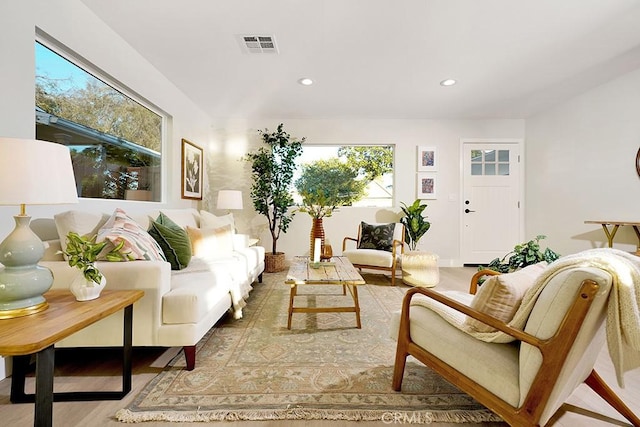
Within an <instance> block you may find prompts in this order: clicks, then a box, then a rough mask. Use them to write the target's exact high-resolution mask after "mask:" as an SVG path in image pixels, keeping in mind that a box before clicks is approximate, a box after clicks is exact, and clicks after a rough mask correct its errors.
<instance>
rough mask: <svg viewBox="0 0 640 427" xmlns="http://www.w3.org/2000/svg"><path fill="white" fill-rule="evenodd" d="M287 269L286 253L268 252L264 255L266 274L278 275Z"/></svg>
mask: <svg viewBox="0 0 640 427" xmlns="http://www.w3.org/2000/svg"><path fill="white" fill-rule="evenodd" d="M285 268H286V265H285V263H284V252H276V253H275V254H274V253H272V252H267V253H266V254H264V272H265V273H277V272H278V271H282V270H284V269H285Z"/></svg>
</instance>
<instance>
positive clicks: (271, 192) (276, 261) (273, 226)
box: [245, 123, 305, 272]
mask: <svg viewBox="0 0 640 427" xmlns="http://www.w3.org/2000/svg"><path fill="white" fill-rule="evenodd" d="M282 128H283V124H282V123H280V125H278V128H277V130H276V131H275V132H269V131H268V129H265V130H264V131H259V133H260V136H261V137H262V142H263V143H264V145H263V146H261V147H259V148H258V149H256V150H255V151H253V152H250V153H248V154H247V155H246V157H245V160H247V161H249V162H250V163H251V175H252V177H253V183H252V185H251V200H252V201H253V207H254V208H255V210H256V211H257V212H258V213H259V214H262V215H264V216H266V217H267V221H268V226H269V231H270V232H271V238H272V247H271V252H270V253H269V252H267V253H266V254H265V271H266V272H275V271H280V270H282V269H284V253H282V252H280V253H279V252H278V251H277V242H278V238H279V237H280V233H281V232H282V233H286V232H287V228H289V223H290V222H291V219H292V217H293V214H294V212H289V207H291V206H293V204H294V202H293V197H292V195H291V191H290V187H291V184H292V181H293V173H294V172H295V170H296V163H295V161H296V158H298V157H299V156H300V154H302V143H303V142H304V140H305V138H302V140H297V139H295V138H292V137H291V135H289V134H288V133H286V132H285V131H284V130H283V129H282Z"/></svg>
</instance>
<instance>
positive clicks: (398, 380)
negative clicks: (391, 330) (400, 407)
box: [391, 346, 408, 391]
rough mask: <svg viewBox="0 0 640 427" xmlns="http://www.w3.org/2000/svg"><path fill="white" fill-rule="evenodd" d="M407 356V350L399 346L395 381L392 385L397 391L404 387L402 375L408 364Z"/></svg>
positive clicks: (394, 372)
mask: <svg viewBox="0 0 640 427" xmlns="http://www.w3.org/2000/svg"><path fill="white" fill-rule="evenodd" d="M407 356H408V354H407V352H406V351H404V349H403V348H401V347H400V346H398V349H397V351H396V362H395V364H394V365H393V381H392V383H391V387H392V388H393V389H394V390H395V391H400V389H401V388H402V377H403V376H404V368H405V366H406V364H407Z"/></svg>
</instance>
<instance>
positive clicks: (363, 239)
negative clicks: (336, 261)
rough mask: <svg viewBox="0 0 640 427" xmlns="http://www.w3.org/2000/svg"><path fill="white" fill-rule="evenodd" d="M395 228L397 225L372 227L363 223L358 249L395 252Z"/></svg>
mask: <svg viewBox="0 0 640 427" xmlns="http://www.w3.org/2000/svg"><path fill="white" fill-rule="evenodd" d="M395 226H396V225H395V223H390V224H381V225H372V224H367V223H366V222H364V221H363V222H362V223H361V224H360V241H359V242H358V249H376V250H379V251H387V252H391V251H392V250H393V249H392V248H393V236H394V233H393V231H394V229H395Z"/></svg>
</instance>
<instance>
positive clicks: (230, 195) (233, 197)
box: [216, 190, 242, 210]
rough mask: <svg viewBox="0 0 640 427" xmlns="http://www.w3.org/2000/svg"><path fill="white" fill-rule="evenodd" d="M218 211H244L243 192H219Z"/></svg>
mask: <svg viewBox="0 0 640 427" xmlns="http://www.w3.org/2000/svg"><path fill="white" fill-rule="evenodd" d="M216 207H217V208H218V209H229V210H231V209H242V191H240V190H220V191H218V203H217V205H216Z"/></svg>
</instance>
